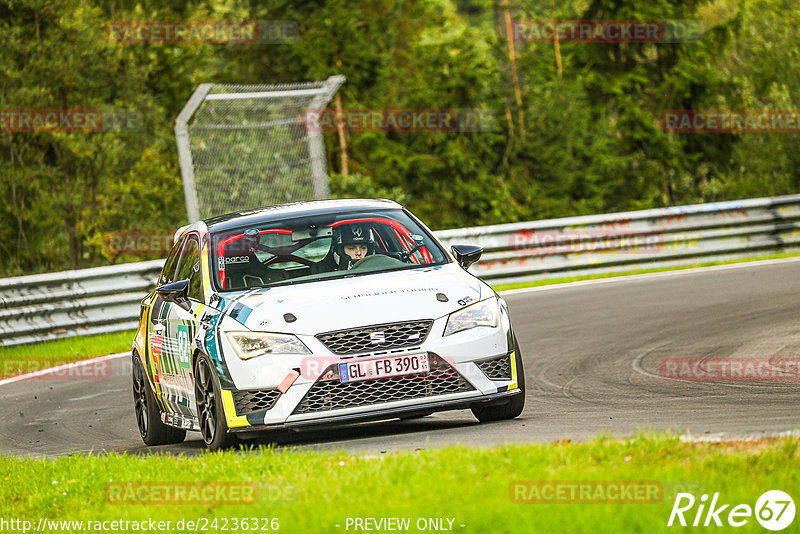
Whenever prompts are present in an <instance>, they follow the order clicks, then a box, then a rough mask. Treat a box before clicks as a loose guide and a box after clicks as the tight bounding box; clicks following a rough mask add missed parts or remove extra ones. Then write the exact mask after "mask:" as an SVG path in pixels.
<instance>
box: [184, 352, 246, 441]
mask: <svg viewBox="0 0 800 534" xmlns="http://www.w3.org/2000/svg"><path fill="white" fill-rule="evenodd" d="M221 391H222V389H221V388H220V385H219V379H218V378H217V374H216V372H215V371H214V366H213V365H212V364H211V360H209V358H208V356H206V355H205V354H201V355H200V357H199V358H197V362H196V363H195V366H194V394H195V401H196V402H197V419H198V420H199V422H200V433H201V434H202V435H203V441H204V442H205V444H206V447H208V450H210V451H218V450H220V449H227V448H229V447H232V446H233V445H234V444H235V443H236V436H234V435H232V434H229V433H228V423H227V422H226V420H225V411H224V408H223V406H222V393H221Z"/></svg>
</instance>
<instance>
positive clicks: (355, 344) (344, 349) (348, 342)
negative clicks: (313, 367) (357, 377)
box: [317, 320, 433, 354]
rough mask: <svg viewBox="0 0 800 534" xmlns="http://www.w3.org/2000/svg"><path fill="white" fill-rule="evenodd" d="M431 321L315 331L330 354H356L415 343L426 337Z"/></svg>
mask: <svg viewBox="0 0 800 534" xmlns="http://www.w3.org/2000/svg"><path fill="white" fill-rule="evenodd" d="M432 324H433V321H430V320H427V321H412V322H408V323H389V324H378V325H373V326H365V327H363V328H353V329H350V330H339V331H336V332H326V333H324V334H318V335H317V339H319V340H320V341H321V342H322V344H323V345H325V346H326V347H327V348H328V350H330V351H331V352H333V353H334V354H357V353H359V352H374V351H378V350H384V349H395V348H398V347H410V346H413V345H419V344H421V343H422V342H423V341H425V338H426V337H428V332H430V330H431V325H432Z"/></svg>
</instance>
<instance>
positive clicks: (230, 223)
mask: <svg viewBox="0 0 800 534" xmlns="http://www.w3.org/2000/svg"><path fill="white" fill-rule="evenodd" d="M402 208H403V207H402V206H401V205H400V204H398V203H397V202H394V201H392V200H386V199H377V200H367V199H337V200H311V201H308V202H292V203H289V204H276V205H274V206H267V207H264V208H258V209H254V210H248V211H240V212H235V213H228V214H226V215H220V216H218V217H212V218H210V219H206V220H205V221H203V222H205V224H206V226H207V227H208V230H209V231H210V232H219V231H225V230H229V229H231V228H238V227H240V226H247V225H251V224H252V225H257V224H263V223H269V222H274V221H280V220H282V219H291V218H295V217H307V216H312V215H331V214H338V213H347V212H354V211H364V210H374V209H402Z"/></svg>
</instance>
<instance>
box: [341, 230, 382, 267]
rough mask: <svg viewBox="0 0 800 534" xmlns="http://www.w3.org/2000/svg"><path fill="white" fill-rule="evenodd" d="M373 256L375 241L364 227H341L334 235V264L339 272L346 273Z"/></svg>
mask: <svg viewBox="0 0 800 534" xmlns="http://www.w3.org/2000/svg"><path fill="white" fill-rule="evenodd" d="M372 254H375V241H374V239H373V238H372V232H371V231H370V230H369V228H368V227H367V226H366V225H361V224H348V225H342V227H341V228H339V231H338V232H337V235H336V251H335V256H334V257H335V258H336V263H337V265H338V266H339V269H340V270H343V271H346V270H349V269H352V268H353V265H354V264H355V263H356V262H357V261H359V260H362V259H364V258H366V257H367V256H370V255H372Z"/></svg>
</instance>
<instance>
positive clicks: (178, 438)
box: [132, 352, 186, 446]
mask: <svg viewBox="0 0 800 534" xmlns="http://www.w3.org/2000/svg"><path fill="white" fill-rule="evenodd" d="M132 375H133V406H134V410H135V411H136V425H137V426H138V427H139V434H140V435H141V436H142V441H144V443H145V445H151V446H152V445H167V444H170V443H181V442H182V441H183V440H184V439H185V438H186V431H185V430H182V429H180V428H174V427H171V426H169V425H165V424H164V423H162V422H161V413H160V412H159V410H158V406H157V405H156V397H155V395H153V389H152V388H151V387H150V384H149V383H148V380H147V375H146V374H145V370H144V365H142V359H141V358H140V357H139V355H138V354H137V353H135V352H134V353H133V373H132Z"/></svg>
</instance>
